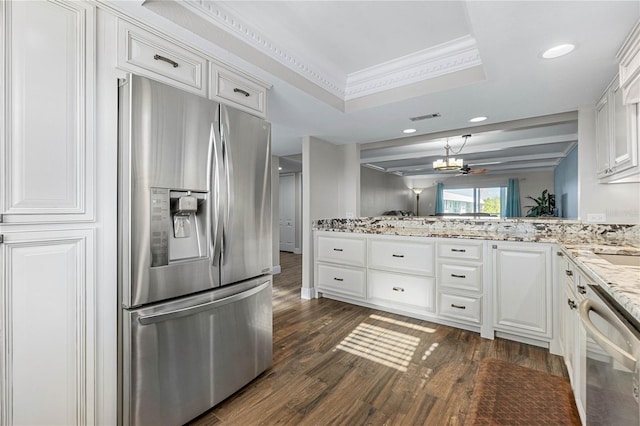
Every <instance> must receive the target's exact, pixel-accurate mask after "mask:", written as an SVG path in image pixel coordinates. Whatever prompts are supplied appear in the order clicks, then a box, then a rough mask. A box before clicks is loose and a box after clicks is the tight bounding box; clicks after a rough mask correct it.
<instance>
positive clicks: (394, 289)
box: [393, 287, 404, 293]
mask: <svg viewBox="0 0 640 426" xmlns="http://www.w3.org/2000/svg"><path fill="white" fill-rule="evenodd" d="M393 291H399V292H400V293H404V288H402V287H394V288H393Z"/></svg>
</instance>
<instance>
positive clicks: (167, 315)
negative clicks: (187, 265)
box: [138, 281, 271, 325]
mask: <svg viewBox="0 0 640 426" xmlns="http://www.w3.org/2000/svg"><path fill="white" fill-rule="evenodd" d="M270 285H271V282H270V281H267V282H265V283H263V284H260V285H259V286H257V287H254V288H252V289H250V290H247V291H243V292H242V293H238V294H234V295H233V296H229V297H224V298H222V299H218V300H213V301H211V302H207V303H203V304H201V305H196V306H190V307H188V308H182V309H177V310H175V311H171V312H162V313H158V314H150V315H145V316H143V317H138V322H140V324H142V325H149V324H155V323H158V322H162V321H168V320H172V319H177V318H182V317H188V316H190V315H195V314H197V313H200V312H203V311H208V310H211V309H214V308H218V307H220V306H224V305H228V304H229V303H234V302H237V301H239V300H242V299H246V298H248V297H251V296H253V295H254V294H258V293H260V292H261V291H262V290H264V289H265V288H267V287H269V286H270Z"/></svg>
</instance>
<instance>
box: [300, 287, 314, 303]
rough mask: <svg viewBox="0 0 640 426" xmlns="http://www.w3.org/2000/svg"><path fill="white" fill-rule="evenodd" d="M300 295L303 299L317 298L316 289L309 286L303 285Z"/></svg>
mask: <svg viewBox="0 0 640 426" xmlns="http://www.w3.org/2000/svg"><path fill="white" fill-rule="evenodd" d="M300 297H302V298H303V299H307V300H309V299H315V298H316V297H317V296H316V291H315V289H313V288H309V287H302V288H301V289H300Z"/></svg>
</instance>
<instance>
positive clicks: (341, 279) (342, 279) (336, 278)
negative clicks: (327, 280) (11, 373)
mask: <svg viewBox="0 0 640 426" xmlns="http://www.w3.org/2000/svg"><path fill="white" fill-rule="evenodd" d="M333 279H334V280H336V281H344V278H338V277H333Z"/></svg>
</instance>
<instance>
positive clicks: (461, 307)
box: [451, 303, 467, 309]
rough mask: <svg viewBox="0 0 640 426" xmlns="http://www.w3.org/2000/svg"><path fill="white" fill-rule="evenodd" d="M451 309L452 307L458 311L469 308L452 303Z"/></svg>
mask: <svg viewBox="0 0 640 426" xmlns="http://www.w3.org/2000/svg"><path fill="white" fill-rule="evenodd" d="M451 307H452V308H456V309H467V307H466V306H463V305H456V304H454V303H452V304H451Z"/></svg>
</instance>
